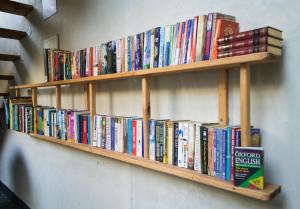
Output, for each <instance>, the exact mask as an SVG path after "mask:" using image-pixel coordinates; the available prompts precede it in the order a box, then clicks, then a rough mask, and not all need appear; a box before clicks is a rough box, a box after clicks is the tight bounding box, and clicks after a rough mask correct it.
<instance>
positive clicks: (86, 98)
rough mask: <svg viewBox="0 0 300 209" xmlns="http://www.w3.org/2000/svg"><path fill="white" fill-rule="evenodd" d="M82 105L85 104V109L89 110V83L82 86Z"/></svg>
mask: <svg viewBox="0 0 300 209" xmlns="http://www.w3.org/2000/svg"><path fill="white" fill-rule="evenodd" d="M84 103H85V109H86V110H90V88H89V83H87V84H84Z"/></svg>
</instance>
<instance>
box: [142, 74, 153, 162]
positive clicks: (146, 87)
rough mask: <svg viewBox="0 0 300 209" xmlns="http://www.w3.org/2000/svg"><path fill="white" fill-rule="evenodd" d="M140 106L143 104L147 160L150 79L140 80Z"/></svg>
mask: <svg viewBox="0 0 300 209" xmlns="http://www.w3.org/2000/svg"><path fill="white" fill-rule="evenodd" d="M142 104H143V132H144V137H143V138H144V157H145V159H149V119H150V115H151V109H150V79H149V78H148V77H143V78H142Z"/></svg>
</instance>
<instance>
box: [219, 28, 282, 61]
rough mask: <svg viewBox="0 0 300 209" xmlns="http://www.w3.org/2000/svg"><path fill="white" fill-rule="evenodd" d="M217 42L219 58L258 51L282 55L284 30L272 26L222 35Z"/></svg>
mask: <svg viewBox="0 0 300 209" xmlns="http://www.w3.org/2000/svg"><path fill="white" fill-rule="evenodd" d="M217 42H218V50H217V54H218V55H217V57H218V58H224V57H232V56H240V55H245V54H251V53H256V52H270V53H272V54H274V55H277V56H280V55H282V31H280V30H278V29H276V28H272V27H263V28H258V29H254V30H250V31H244V32H241V33H234V34H231V35H225V36H220V37H219V38H218V40H217Z"/></svg>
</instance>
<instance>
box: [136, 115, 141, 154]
mask: <svg viewBox="0 0 300 209" xmlns="http://www.w3.org/2000/svg"><path fill="white" fill-rule="evenodd" d="M136 133H137V136H136V140H137V146H136V155H137V156H138V157H143V121H142V120H137V121H136Z"/></svg>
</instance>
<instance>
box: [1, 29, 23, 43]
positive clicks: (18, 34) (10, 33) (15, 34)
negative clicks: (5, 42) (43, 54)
mask: <svg viewBox="0 0 300 209" xmlns="http://www.w3.org/2000/svg"><path fill="white" fill-rule="evenodd" d="M26 35H27V34H26V32H23V31H18V30H12V29H6V28H0V37H1V38H10V39H17V40H20V39H22V38H24V37H25V36H26Z"/></svg>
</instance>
